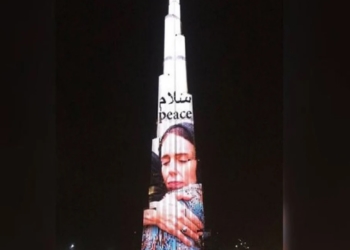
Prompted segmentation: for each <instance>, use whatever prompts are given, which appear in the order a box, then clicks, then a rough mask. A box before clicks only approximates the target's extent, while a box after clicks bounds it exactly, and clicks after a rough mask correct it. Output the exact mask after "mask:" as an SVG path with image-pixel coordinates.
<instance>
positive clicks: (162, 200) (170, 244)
mask: <svg viewBox="0 0 350 250" xmlns="http://www.w3.org/2000/svg"><path fill="white" fill-rule="evenodd" d="M180 18H181V15H180V1H179V0H169V8H168V15H167V16H166V17H165V34H164V63H163V74H162V75H161V76H160V77H159V91H158V122H157V137H156V138H155V139H153V141H152V167H151V182H150V188H149V208H148V209H146V210H145V211H144V218H143V225H144V228H143V235H142V246H141V249H145V250H160V249H162V250H163V249H164V250H179V249H186V250H198V249H202V246H201V245H202V244H201V243H202V241H201V237H202V232H203V230H204V209H203V196H202V185H201V181H200V174H199V165H198V160H197V156H196V145H195V140H194V139H195V137H194V125H193V108H192V95H191V94H189V93H188V91H187V72H186V53H185V37H184V36H183V35H182V34H181V19H180Z"/></svg>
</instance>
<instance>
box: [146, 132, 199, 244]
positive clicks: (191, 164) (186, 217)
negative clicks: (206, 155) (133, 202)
mask: <svg viewBox="0 0 350 250" xmlns="http://www.w3.org/2000/svg"><path fill="white" fill-rule="evenodd" d="M161 161H162V175H163V180H164V183H165V185H166V187H167V189H168V190H175V189H179V188H182V187H184V186H187V185H189V184H194V183H196V181H197V178H196V168H197V162H196V160H195V148H194V145H193V144H192V143H190V142H189V141H187V140H186V139H184V138H182V137H180V136H177V135H175V134H169V135H167V136H166V137H165V139H164V140H163V146H162V155H161ZM192 198H193V197H192V196H189V195H186V194H182V193H178V194H175V193H173V194H168V195H166V196H165V198H163V199H162V200H161V201H159V202H158V203H157V205H156V210H152V209H147V210H145V211H144V223H143V224H144V226H147V225H157V226H158V227H159V228H161V229H162V230H164V231H166V232H168V233H170V234H172V235H174V236H177V237H178V238H179V239H180V240H181V241H182V242H183V243H184V244H186V245H187V246H192V244H191V241H190V240H188V239H187V238H186V237H185V235H186V236H188V237H190V238H192V239H193V240H195V241H197V240H198V239H199V236H200V235H201V234H202V233H201V232H199V233H198V232H197V231H198V230H200V229H202V228H203V224H202V222H201V221H200V220H199V219H198V218H197V216H196V215H194V214H193V213H192V212H191V211H190V210H189V209H187V208H186V206H185V205H183V204H181V203H179V202H178V201H179V200H184V201H188V200H191V199H192ZM184 227H186V228H187V231H186V232H185V233H183V232H181V229H183V228H184Z"/></svg>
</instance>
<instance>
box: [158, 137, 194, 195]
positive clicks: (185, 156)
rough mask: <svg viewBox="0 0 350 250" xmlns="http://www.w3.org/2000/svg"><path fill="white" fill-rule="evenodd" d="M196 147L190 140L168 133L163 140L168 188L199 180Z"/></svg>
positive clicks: (165, 178)
mask: <svg viewBox="0 0 350 250" xmlns="http://www.w3.org/2000/svg"><path fill="white" fill-rule="evenodd" d="M195 157H196V155H195V147H194V145H193V144H192V143H191V142H189V141H188V140H186V139H184V138H183V137H181V136H178V135H175V134H172V133H170V134H168V135H167V136H166V137H165V139H164V140H163V142H162V149H161V162H162V175H163V179H164V183H165V185H166V187H167V189H168V190H173V189H179V188H182V187H184V186H187V185H189V184H194V183H196V182H197V177H196V169H197V161H196V159H195Z"/></svg>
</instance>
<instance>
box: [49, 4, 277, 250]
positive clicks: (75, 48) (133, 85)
mask: <svg viewBox="0 0 350 250" xmlns="http://www.w3.org/2000/svg"><path fill="white" fill-rule="evenodd" d="M167 6H168V0H158V1H154V0H152V1H150V0H149V1H140V0H134V1H131V0H114V1H111V0H101V1H67V0H64V1H58V2H57V3H56V10H55V11H56V32H57V33H56V38H57V40H56V46H57V50H56V53H57V71H56V73H57V82H56V103H57V116H56V129H57V134H56V136H57V157H58V183H57V184H58V191H57V207H56V212H57V217H56V233H57V239H56V241H57V246H58V248H57V249H59V250H63V249H67V248H68V247H69V244H70V243H72V242H74V243H75V244H76V246H77V250H78V249H87V250H90V249H103V250H107V249H108V248H110V247H113V248H115V249H122V250H124V249H125V250H127V249H130V246H131V241H132V240H133V233H134V231H137V232H138V233H140V232H141V230H142V215H143V209H144V208H145V207H146V206H147V200H148V197H147V193H148V184H149V176H150V163H151V157H150V156H151V140H152V139H153V138H154V137H155V136H156V119H157V94H158V77H159V75H161V74H162V63H163V42H164V18H165V15H166V14H167ZM181 13H182V30H183V34H184V35H185V38H186V54H187V55H186V57H187V72H188V87H189V93H191V94H192V95H193V102H194V104H193V105H194V122H195V132H196V145H197V154H198V158H199V159H200V164H201V165H200V166H201V168H202V179H203V190H204V206H205V207H204V208H205V216H206V227H207V229H211V230H212V232H219V235H220V239H221V240H222V241H223V242H224V243H225V244H226V245H227V246H230V245H232V244H233V243H232V242H233V240H235V239H237V238H243V239H245V240H246V241H248V242H249V243H250V245H251V246H256V247H258V249H260V250H262V249H270V250H274V249H276V250H277V249H281V248H282V247H281V246H282V160H283V157H282V152H283V151H282V141H283V136H282V131H283V127H282V126H283V120H282V118H283V105H282V103H283V95H282V94H283V93H282V2H281V1H270V0H264V1H263V0H255V1H242V0H220V1H194V0H191V1H187V0H182V1H181ZM138 240H139V243H137V244H141V238H139V239H138Z"/></svg>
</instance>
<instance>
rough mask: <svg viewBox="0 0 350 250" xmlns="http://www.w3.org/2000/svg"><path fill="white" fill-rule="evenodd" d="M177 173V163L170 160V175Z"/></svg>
mask: <svg viewBox="0 0 350 250" xmlns="http://www.w3.org/2000/svg"><path fill="white" fill-rule="evenodd" d="M176 172H177V166H176V162H175V161H174V160H170V162H169V173H171V174H174V173H176Z"/></svg>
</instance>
